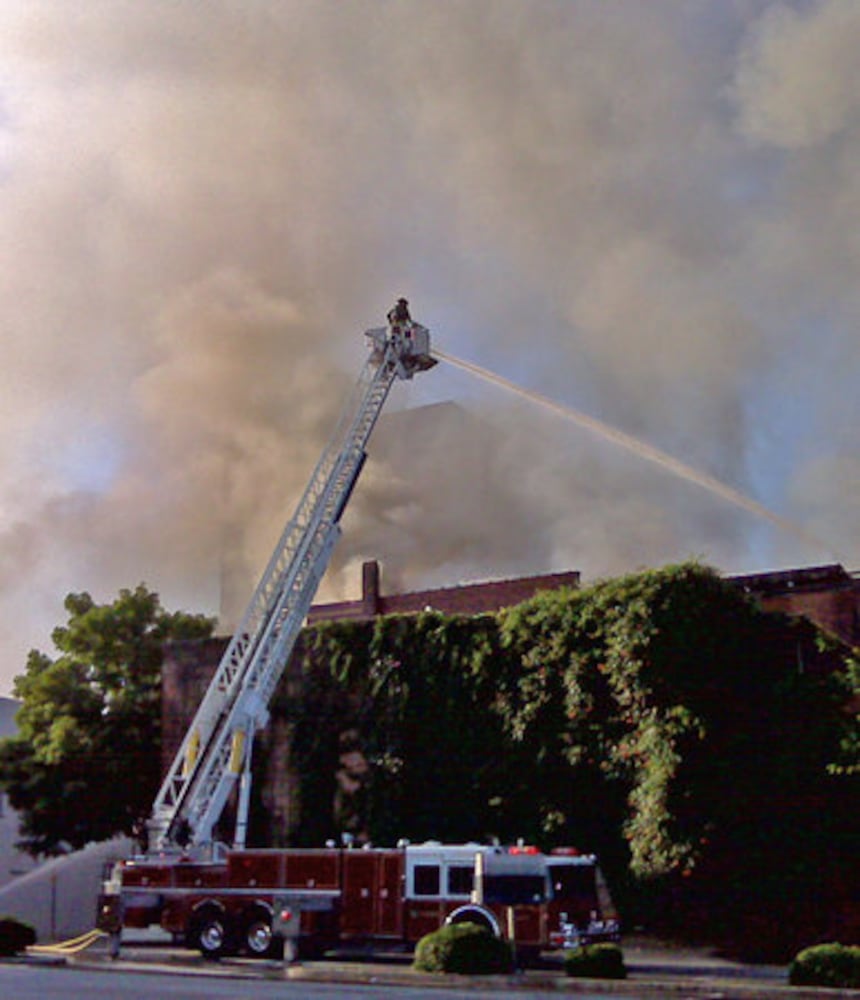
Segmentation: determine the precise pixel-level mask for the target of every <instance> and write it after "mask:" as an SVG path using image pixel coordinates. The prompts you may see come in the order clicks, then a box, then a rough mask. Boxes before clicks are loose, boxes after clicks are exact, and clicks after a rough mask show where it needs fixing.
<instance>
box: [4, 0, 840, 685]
mask: <svg viewBox="0 0 860 1000" xmlns="http://www.w3.org/2000/svg"><path fill="white" fill-rule="evenodd" d="M858 77H860V4H857V3H856V2H854V0H819V2H815V0H797V2H795V3H790V2H783V3H774V2H766V0H761V2H759V0H725V2H714V0H683V2H681V0H678V2H674V0H648V2H643V0H615V2H612V3H607V2H605V0H433V2H428V0H244V2H242V3H236V2H232V0H205V2H204V0H147V2H146V3H140V2H138V0H88V2H87V3H82V4H73V3H68V2H66V0H53V2H48V0H5V2H3V3H2V4H0V245H2V247H3V267H2V270H0V305H2V313H0V317H2V319H0V323H2V326H0V329H2V365H0V386H1V387H2V391H0V406H2V423H0V693H2V692H5V691H8V690H9V689H10V687H11V681H12V677H13V676H14V675H15V674H17V673H20V672H21V671H22V669H23V664H24V659H25V656H26V651H27V650H28V649H29V648H31V647H34V646H35V647H38V648H41V649H44V650H45V651H48V652H50V651H51V646H50V630H51V628H52V627H53V626H54V625H56V624H57V623H59V622H60V621H61V620H62V617H63V612H62V599H63V597H64V596H65V594H66V593H67V592H69V591H78V590H89V591H90V592H91V593H92V594H93V595H94V596H95V597H96V598H97V599H99V600H108V599H111V598H112V597H113V596H114V595H115V594H116V592H117V591H118V589H119V588H121V587H133V586H135V585H136V584H137V583H138V582H141V581H143V582H146V583H147V584H148V585H149V586H151V587H152V588H154V589H155V590H157V591H158V592H159V593H160V594H161V596H162V600H163V602H164V603H165V604H166V605H167V606H168V607H170V608H171V609H172V608H179V607H181V608H185V609H187V610H191V611H207V612H210V613H217V612H218V611H219V608H220V607H221V604H222V596H223V597H224V601H225V608H226V613H227V618H228V619H229V617H230V616H231V615H234V614H235V613H236V611H237V606H236V604H237V602H238V604H239V605H240V604H241V599H244V596H247V595H248V594H249V593H250V588H251V586H252V585H253V577H254V576H255V575H256V573H257V572H258V571H259V570H260V569H261V568H262V566H263V565H264V564H265V561H266V559H267V557H268V554H269V550H270V547H271V545H272V544H273V543H274V541H275V539H276V538H277V536H278V534H279V532H280V530H281V527H282V524H283V521H284V520H285V518H286V517H287V516H288V515H289V513H290V512H291V511H292V508H293V506H294V504H295V502H296V500H297V498H298V495H299V494H300V492H301V489H302V488H303V485H304V482H305V480H306V479H307V477H308V475H309V473H310V471H311V469H312V467H313V465H314V463H315V461H316V458H317V455H318V452H319V450H320V448H321V446H322V444H323V443H324V441H325V439H326V437H327V435H328V432H329V430H330V428H331V426H332V424H333V422H334V419H335V417H336V415H337V410H338V406H339V402H340V400H342V398H343V395H344V392H345V390H346V389H347V388H348V386H349V385H350V384H351V382H353V381H354V379H355V378H356V377H357V375H358V371H359V368H360V365H361V363H362V361H363V358H364V348H363V344H362V338H361V332H362V331H363V330H364V329H365V328H367V327H369V326H374V325H378V324H379V322H380V320H381V319H382V317H383V315H384V313H385V311H386V309H387V308H388V307H389V305H390V303H391V301H392V300H393V299H394V298H395V297H397V296H399V295H406V296H407V297H408V298H409V299H410V301H411V302H412V305H413V312H414V314H415V316H416V318H418V319H419V320H421V321H422V322H424V323H425V324H426V325H428V326H429V327H430V328H431V330H432V333H433V336H434V338H435V340H436V342H437V343H438V345H439V347H440V348H442V349H444V350H445V351H447V352H448V353H450V354H452V355H454V356H455V357H461V358H465V359H467V360H469V361H472V362H475V363H477V364H478V365H480V366H482V367H484V368H487V369H489V370H490V371H493V372H497V373H499V374H501V375H503V376H504V377H505V378H507V379H510V380H512V381H515V382H517V383H518V384H521V385H523V386H525V387H526V388H529V389H533V390H536V391H537V392H540V393H542V394H544V395H547V396H550V397H551V398H553V399H555V400H558V401H559V402H561V403H563V404H565V405H568V406H570V407H573V408H575V409H577V410H579V411H582V412H584V413H587V414H589V415H591V416H593V417H595V418H597V419H599V420H601V421H603V422H605V423H606V424H608V425H611V426H613V427H617V428H619V429H620V430H623V431H624V432H625V433H626V434H629V435H633V436H634V437H636V438H638V439H641V440H642V441H645V442H647V443H649V444H650V445H652V446H655V447H658V448H661V449H663V450H664V451H666V452H668V453H670V454H672V455H673V456H676V457H677V458H678V459H679V460H680V461H683V462H685V463H687V464H688V465H690V466H692V467H694V468H696V469H700V470H702V472H703V473H705V474H707V475H710V476H714V477H716V478H718V479H720V480H722V481H724V482H725V483H727V484H728V485H729V486H731V487H732V488H733V489H735V490H738V491H740V492H742V493H744V494H746V495H748V496H749V497H751V498H752V499H753V500H755V501H756V502H757V503H760V504H762V505H764V506H766V507H768V508H769V509H771V510H773V511H774V512H775V513H776V514H778V515H779V517H781V518H783V519H786V520H788V521H791V522H792V523H795V524H797V526H798V529H799V530H798V532H797V533H794V532H792V531H790V530H780V529H778V528H777V527H775V526H774V524H773V523H771V522H769V521H767V519H762V518H757V517H755V516H754V515H752V514H751V513H750V512H749V511H747V510H744V509H741V508H737V507H734V506H732V505H731V504H727V503H726V502H725V500H721V499H719V498H717V497H715V496H713V495H711V494H709V492H708V491H707V490H705V489H701V488H699V487H696V486H695V485H693V484H691V483H689V482H685V481H683V480H680V479H679V478H678V477H676V476H673V475H672V474H671V473H669V472H667V471H666V470H665V469H661V468H660V467H658V466H657V465H655V464H654V463H649V462H647V461H644V460H641V459H639V458H637V457H636V456H635V455H634V454H632V453H630V452H628V451H624V450H621V449H618V448H617V447H616V446H614V445H612V444H611V443H610V442H609V441H607V440H602V439H601V438H600V436H599V435H594V434H589V433H587V432H586V431H585V430H583V428H581V427H579V426H577V425H575V424H574V423H569V422H566V421H565V420H564V419H563V418H561V417H559V415H558V414H557V413H549V412H544V411H542V410H541V408H540V407H538V406H531V405H530V404H528V403H527V402H525V401H524V400H523V399H521V398H509V395H506V394H505V393H504V392H503V391H499V390H498V389H494V388H493V387H491V386H489V385H486V384H482V383H479V382H477V380H475V379H474V378H470V377H469V376H468V374H466V373H465V372H463V371H462V370H458V369H456V368H454V367H452V366H451V365H440V366H439V367H438V368H436V369H434V370H433V371H432V372H430V373H428V374H426V375H423V376H421V377H420V379H416V380H415V382H414V384H409V385H403V386H399V387H398V388H397V391H396V392H395V394H394V397H393V399H392V401H391V405H390V407H389V409H388V417H387V420H386V424H385V426H384V427H382V428H380V434H379V437H378V439H377V440H376V441H375V442H374V443H375V444H376V445H377V446H376V447H375V448H372V449H371V451H372V454H371V461H370V463H369V464H368V466H367V469H366V470H365V473H364V477H363V479H362V482H361V484H360V486H359V489H358V491H357V492H356V494H355V497H354V499H353V502H352V505H351V507H350V509H349V511H348V512H347V515H346V517H345V518H344V525H343V526H344V531H345V537H344V539H343V541H342V543H341V547H340V549H339V551H338V554H337V558H336V562H335V565H334V566H333V567H332V570H331V572H330V573H329V575H328V577H327V579H326V581H325V583H324V590H323V592H322V594H321V596H322V597H324V598H329V599H334V598H337V597H343V596H351V595H353V594H354V593H355V591H356V589H357V587H358V584H359V573H358V568H357V567H358V564H359V563H360V562H361V560H362V559H365V558H371V557H375V558H379V559H380V560H381V561H382V562H383V564H384V574H385V576H384V580H385V584H386V586H388V587H389V588H394V587H395V586H397V587H400V586H402V587H409V588H414V587H421V586H426V585H439V584H454V583H456V582H458V581H460V580H466V579H471V580H475V579H487V578H492V577H494V576H503V575H514V574H517V573H521V572H522V573H539V572H551V571H557V570H563V569H579V570H581V571H583V573H584V574H585V575H586V577H589V576H596V575H606V574H610V573H616V572H622V571H626V570H634V569H637V568H638V567H640V566H643V565H648V564H662V563H665V562H668V561H671V560H674V559H679V558H685V557H688V556H698V557H701V558H703V559H704V560H706V561H708V562H711V563H712V564H714V565H716V566H717V567H718V568H720V569H722V570H724V571H726V572H752V571H759V570H760V571H765V570H768V569H775V568H780V567H786V566H800V565H806V564H811V563H817V562H829V561H832V560H833V559H835V558H840V559H842V560H843V561H844V562H845V563H846V565H847V566H848V567H849V568H852V567H856V566H857V564H858V563H860V514H858V510H860V507H858V497H860V456H858V444H860V420H858V388H860V386H858V374H860V341H858V318H859V317H860V280H858V277H860V274H858V272H860V169H858V166H857V165H858V163H860V89H858V87H857V79H858ZM447 400H450V401H452V402H453V403H455V404H456V405H455V406H447V407H446V406H438V407H433V408H431V409H429V410H427V411H425V412H424V413H423V414H421V415H419V416H418V417H417V418H416V417H415V416H414V415H413V416H404V417H401V418H398V417H397V416H396V413H397V411H398V410H402V409H404V408H407V407H417V406H419V405H422V404H426V403H431V402H439V401H447ZM810 534H811V535H813V536H816V537H818V538H820V539H821V544H820V545H818V544H815V543H810V541H809V540H808V538H807V537H805V535H810ZM238 595H243V597H242V598H241V599H240V598H239V597H238ZM225 624H230V622H229V621H225Z"/></svg>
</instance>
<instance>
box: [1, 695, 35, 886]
mask: <svg viewBox="0 0 860 1000" xmlns="http://www.w3.org/2000/svg"><path fill="white" fill-rule="evenodd" d="M18 707H19V702H17V701H15V700H14V699H12V698H0V737H4V736H14V735H15V733H16V732H17V731H18V726H17V725H16V723H15V714H16V713H17V711H18ZM20 836H21V834H20V824H19V820H18V814H17V813H16V812H15V810H14V809H13V808H12V807H11V806H10V805H9V799H8V798H7V797H6V795H5V793H3V792H0V887H2V886H4V885H6V884H8V883H9V882H11V881H12V879H14V878H16V877H17V876H18V875H23V874H25V873H26V872H29V871H32V870H33V869H34V868H35V867H36V865H37V864H38V862H37V861H36V859H35V858H31V857H30V855H29V854H25V853H24V852H23V851H19V850H18V848H17V847H16V846H15V845H16V844H17V842H18V840H19V839H20Z"/></svg>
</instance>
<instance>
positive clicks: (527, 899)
mask: <svg viewBox="0 0 860 1000" xmlns="http://www.w3.org/2000/svg"><path fill="white" fill-rule="evenodd" d="M545 899H546V879H545V878H544V877H543V876H542V875H485V876H484V901H485V902H486V903H499V904H501V905H502V906H516V905H517V904H519V903H542V902H544V900H545Z"/></svg>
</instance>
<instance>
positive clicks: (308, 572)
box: [147, 309, 436, 855]
mask: <svg viewBox="0 0 860 1000" xmlns="http://www.w3.org/2000/svg"><path fill="white" fill-rule="evenodd" d="M365 336H366V338H367V340H368V343H369V347H370V354H369V356H368V358H367V360H366V361H365V364H364V367H363V369H362V371H361V375H360V376H359V379H358V382H357V383H356V384H355V386H354V388H353V390H352V393H351V395H350V396H349V398H348V400H347V402H346V405H345V407H344V410H343V413H342V414H341V417H340V420H339V421H338V424H337V427H336V429H335V431H334V433H333V435H332V437H331V439H330V441H329V443H328V444H327V446H326V447H325V449H324V450H323V453H322V455H321V457H320V459H319V462H318V463H317V466H316V468H315V469H314V472H313V474H312V475H311V478H310V481H309V482H308V485H307V487H306V489H305V492H304V494H303V496H302V498H301V500H300V501H299V504H298V506H297V508H296V510H295V513H294V514H293V517H292V518H291V519H290V521H289V522H288V523H287V526H286V528H285V529H284V532H283V534H282V535H281V538H280V540H279V541H278V544H277V546H276V547H275V550H274V552H273V554H272V557H271V559H270V560H269V564H268V566H267V567H266V569H265V571H264V573H263V575H262V577H261V579H260V582H259V584H258V585H257V588H256V590H255V591H254V594H253V597H252V598H251V601H250V603H249V605H248V608H247V610H246V611H245V614H244V616H243V618H242V620H241V622H240V624H239V626H238V628H237V629H236V632H235V634H234V635H233V637H232V639H231V640H230V643H229V644H228V646H227V648H226V650H225V651H224V655H223V657H222V659H221V662H220V663H219V665H218V667H217V669H216V671H215V674H214V676H213V677H212V680H211V682H210V684H209V687H208V689H207V691H206V694H205V695H204V697H203V700H202V701H201V703H200V706H199V707H198V709H197V712H196V714H195V716H194V719H193V720H192V722H191V724H190V726H189V727H188V730H187V732H186V734H185V737H184V739H183V741H182V743H181V745H180V747H179V749H178V751H177V753H176V756H175V758H174V760H173V763H172V764H171V766H170V769H169V770H168V772H167V775H166V777H165V779H164V782H163V784H162V786H161V789H160V790H159V793H158V795H157V797H156V799H155V802H154V804H153V809H152V815H151V818H150V820H149V822H148V824H147V829H148V848H149V853H150V854H157V853H170V852H176V851H180V850H181V851H183V852H185V853H188V852H194V853H196V854H200V855H203V854H206V853H208V854H210V855H213V854H214V853H215V850H216V845H215V842H214V837H213V831H214V828H215V825H216V824H217V823H218V821H219V819H220V817H221V814H222V812H223V810H224V807H225V806H226V804H227V801H228V799H229V797H230V794H231V792H232V791H233V789H234V788H236V786H237V782H238V788H239V793H238V798H237V806H236V827H235V836H234V842H233V846H234V847H235V848H242V847H244V845H245V837H246V831H247V816H248V803H249V797H250V781H251V778H250V774H251V754H252V749H253V743H254V736H255V733H256V732H257V730H259V729H262V728H264V727H265V726H266V724H267V723H268V717H269V710H268V706H269V702H270V701H271V698H272V695H273V694H274V691H275V688H276V687H277V684H278V681H279V680H280V677H281V675H282V673H283V671H284V668H285V667H286V664H287V661H288V660H289V657H290V654H291V652H292V650H293V647H294V645H295V642H296V639H297V638H298V635H299V632H300V631H301V629H302V626H303V624H304V620H305V617H306V615H307V613H308V611H309V609H310V606H311V602H312V601H313V599H314V595H315V594H316V591H317V587H318V586H319V583H320V580H321V579H322V576H323V574H324V573H325V570H326V567H327V566H328V563H329V560H330V558H331V554H332V549H333V548H334V545H335V543H336V541H337V539H338V538H339V536H340V526H339V522H340V519H341V516H342V514H343V512H344V508H345V507H346V505H347V503H348V501H349V498H350V495H351V493H352V490H353V487H354V486H355V483H356V480H357V479H358V476H359V474H360V472H361V469H362V467H363V465H364V461H365V458H366V450H365V449H366V446H367V442H368V439H369V437H370V435H371V432H372V431H373V428H374V426H375V424H376V420H377V418H378V416H379V413H380V411H381V409H382V406H383V404H384V403H385V400H386V398H387V397H388V393H389V390H390V389H391V386H392V384H393V383H394V381H395V379H398V378H400V379H411V378H412V377H413V375H414V374H415V372H418V371H426V370H427V369H428V368H431V367H432V366H433V365H435V364H436V361H435V359H434V358H432V357H431V355H430V333H429V331H428V330H427V328H426V327H423V326H421V325H420V324H419V323H415V322H413V321H412V320H411V319H410V318H409V316H408V311H407V312H406V313H405V314H404V313H403V310H401V309H395V310H392V312H391V313H390V314H389V325H388V327H381V328H378V329H373V330H368V331H366V333H365Z"/></svg>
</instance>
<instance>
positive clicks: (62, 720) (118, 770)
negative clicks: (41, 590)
mask: <svg viewBox="0 0 860 1000" xmlns="http://www.w3.org/2000/svg"><path fill="white" fill-rule="evenodd" d="M65 608H66V611H67V612H68V622H67V623H66V624H65V625H61V626H59V627H58V628H56V629H55V630H54V632H53V634H52V640H53V643H54V645H55V647H56V649H57V650H58V652H59V655H58V656H56V657H55V658H53V659H52V658H51V657H50V656H47V655H45V654H44V653H41V652H39V651H38V650H32V651H31V652H30V654H29V656H28V659H27V666H26V671H25V673H24V674H22V675H20V676H18V677H17V678H16V679H15V684H14V695H15V697H16V698H18V699H20V701H21V708H20V709H19V711H18V717H17V722H18V728H19V731H18V734H17V735H16V736H14V737H11V738H7V739H4V740H0V785H2V786H3V787H4V788H5V790H6V792H7V794H8V796H9V801H10V802H11V804H12V806H13V807H14V808H15V809H17V810H18V811H19V812H20V814H21V832H22V845H23V846H24V848H25V849H26V850H28V851H29V852H30V853H31V854H55V853H59V852H62V851H63V850H65V849H67V848H68V847H71V848H80V847H82V846H83V845H84V844H87V843H89V842H90V841H95V840H103V839H106V838H108V837H111V836H113V835H115V834H118V833H126V834H134V833H136V832H139V830H140V828H141V824H142V822H143V821H144V820H145V819H146V817H147V816H148V814H149V810H150V807H151V804H152V801H153V799H154V797H155V794H156V792H157V790H158V784H159V780H160V770H161V663H162V649H163V646H164V644H165V643H166V642H168V641H171V640H177V639H201V638H207V637H208V636H210V635H211V634H212V630H213V627H214V620H213V619H210V618H206V617H204V616H202V615H192V614H187V613H185V612H173V613H171V612H167V611H165V610H164V609H163V608H162V606H161V602H160V600H159V597H158V594H155V593H153V592H152V591H150V590H148V589H147V588H146V587H145V586H144V585H142V584H141V585H140V586H138V587H137V588H136V589H135V590H121V591H120V593H119V596H118V597H117V598H116V600H114V601H113V602H112V603H110V604H101V605H100V604H96V603H95V602H94V601H93V599H92V597H91V596H90V595H89V594H87V593H81V594H69V595H68V596H67V597H66V600H65Z"/></svg>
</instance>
